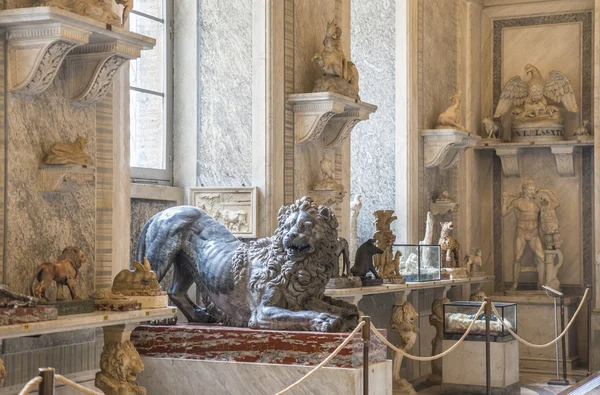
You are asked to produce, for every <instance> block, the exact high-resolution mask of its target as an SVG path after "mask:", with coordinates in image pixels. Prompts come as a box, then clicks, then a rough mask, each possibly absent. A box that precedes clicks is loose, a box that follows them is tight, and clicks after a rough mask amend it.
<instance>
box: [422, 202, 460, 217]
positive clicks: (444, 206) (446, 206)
mask: <svg viewBox="0 0 600 395" xmlns="http://www.w3.org/2000/svg"><path fill="white" fill-rule="evenodd" d="M429 207H430V208H431V213H432V214H433V215H445V214H450V213H455V212H456V211H457V210H458V203H451V202H448V203H436V202H433V203H431V205H430V206H429Z"/></svg>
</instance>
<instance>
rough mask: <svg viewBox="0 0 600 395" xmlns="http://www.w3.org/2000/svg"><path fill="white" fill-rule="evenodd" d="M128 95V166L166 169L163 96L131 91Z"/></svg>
mask: <svg viewBox="0 0 600 395" xmlns="http://www.w3.org/2000/svg"><path fill="white" fill-rule="evenodd" d="M129 94H130V99H129V102H130V106H131V107H130V130H131V141H130V142H131V166H132V167H146V168H151V169H165V168H166V163H165V162H166V161H165V159H166V143H165V132H164V103H163V98H162V97H161V96H157V95H152V94H148V93H141V92H136V91H133V90H132V91H129Z"/></svg>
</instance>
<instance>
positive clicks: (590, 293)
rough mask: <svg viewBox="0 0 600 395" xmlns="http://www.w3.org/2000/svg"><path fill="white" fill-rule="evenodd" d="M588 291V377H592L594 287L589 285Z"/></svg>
mask: <svg viewBox="0 0 600 395" xmlns="http://www.w3.org/2000/svg"><path fill="white" fill-rule="evenodd" d="M587 289H589V290H590V291H589V292H588V297H587V310H588V311H587V313H588V314H587V324H588V327H587V344H588V369H587V375H588V376H591V375H592V292H591V291H592V286H591V285H588V286H587Z"/></svg>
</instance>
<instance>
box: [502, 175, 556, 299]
mask: <svg viewBox="0 0 600 395" xmlns="http://www.w3.org/2000/svg"><path fill="white" fill-rule="evenodd" d="M541 193H544V194H546V195H547V196H550V197H551V198H552V201H555V200H556V203H558V199H556V196H555V195H554V193H552V192H551V191H548V190H546V189H542V190H540V191H537V190H536V187H535V181H533V180H527V181H524V182H523V184H521V193H520V194H519V195H515V194H511V193H504V195H503V201H502V215H503V216H506V215H508V214H510V213H511V212H513V211H514V212H515V215H516V216H517V226H516V229H515V240H514V250H515V260H514V264H513V285H512V287H511V289H513V290H515V289H517V285H518V284H519V275H520V274H521V259H522V258H523V252H524V251H525V246H527V245H529V248H531V250H532V251H533V253H534V255H535V264H536V267H537V272H538V287H541V286H542V285H543V284H545V282H544V280H545V270H544V245H543V244H542V239H541V238H540V230H539V219H540V204H539V202H538V201H537V196H538V194H541Z"/></svg>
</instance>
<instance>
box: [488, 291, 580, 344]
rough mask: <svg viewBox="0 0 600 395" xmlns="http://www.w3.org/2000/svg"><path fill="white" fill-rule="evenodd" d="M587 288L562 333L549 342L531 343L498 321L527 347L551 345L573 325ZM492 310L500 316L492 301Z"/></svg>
mask: <svg viewBox="0 0 600 395" xmlns="http://www.w3.org/2000/svg"><path fill="white" fill-rule="evenodd" d="M589 290H590V289H589V288H586V290H585V293H584V294H583V296H582V297H581V302H580V303H579V307H577V310H575V314H573V317H572V318H571V321H570V322H569V324H568V325H567V326H566V328H565V329H564V330H563V331H562V333H561V334H560V335H558V337H557V338H556V339H554V340H552V341H550V342H548V343H546V344H533V343H530V342H528V341H527V340H525V339H523V338H522V337H520V336H518V335H517V334H516V333H515V332H514V331H513V330H512V329H511V328H509V327H508V325H506V324H505V323H504V321H503V320H499V321H500V322H501V323H502V325H503V326H504V327H505V328H506V330H507V331H508V333H510V334H511V335H513V336H514V338H515V339H517V340H518V341H520V342H521V343H523V344H525V345H526V346H529V347H532V348H546V347H548V346H551V345H553V344H554V343H556V342H557V341H559V340H560V339H561V338H562V337H563V336H564V335H565V334H566V333H567V331H568V330H569V328H570V327H571V325H573V323H574V322H575V318H577V315H578V314H579V312H580V311H581V308H582V307H583V304H584V302H585V301H586V299H587V295H588V292H589ZM492 311H493V312H494V314H496V317H501V315H500V314H499V313H498V310H496V306H494V304H493V303H492Z"/></svg>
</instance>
